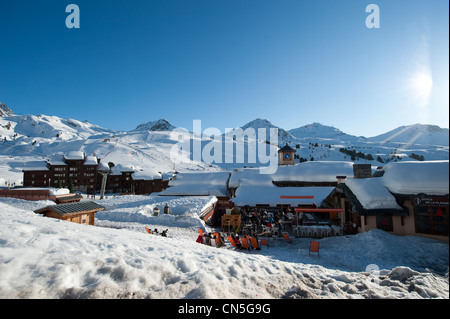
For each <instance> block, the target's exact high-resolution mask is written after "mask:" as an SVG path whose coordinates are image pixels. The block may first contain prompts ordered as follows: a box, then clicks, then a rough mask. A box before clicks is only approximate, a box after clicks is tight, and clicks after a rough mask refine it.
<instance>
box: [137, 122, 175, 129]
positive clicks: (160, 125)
mask: <svg viewBox="0 0 450 319" xmlns="http://www.w3.org/2000/svg"><path fill="white" fill-rule="evenodd" d="M175 128H176V127H175V126H173V125H172V124H170V123H169V121H167V120H166V119H159V120H157V121H152V122H147V123H143V124H139V125H138V126H137V127H136V128H135V129H134V130H133V131H172V130H173V129H175Z"/></svg>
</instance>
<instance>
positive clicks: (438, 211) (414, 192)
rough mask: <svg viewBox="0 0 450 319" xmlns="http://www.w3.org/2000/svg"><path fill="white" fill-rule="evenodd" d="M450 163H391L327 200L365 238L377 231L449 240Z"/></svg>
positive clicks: (339, 188) (342, 186) (344, 184)
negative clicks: (340, 210) (372, 175)
mask: <svg viewBox="0 0 450 319" xmlns="http://www.w3.org/2000/svg"><path fill="white" fill-rule="evenodd" d="M448 174H449V162H448V161H428V162H423V161H417V162H394V163H389V164H387V165H386V166H385V167H383V168H382V169H381V170H380V171H378V172H377V174H376V176H377V177H369V178H357V177H356V178H348V179H347V180H345V181H344V182H342V183H340V184H339V185H338V186H337V187H336V189H335V190H334V191H333V192H332V193H331V194H330V195H329V196H328V197H327V198H326V199H325V203H326V204H327V206H328V207H334V208H342V209H344V211H345V214H344V216H343V218H344V219H345V222H346V223H351V224H354V225H356V227H357V230H358V231H359V232H365V231H368V230H370V229H373V228H378V229H383V230H386V231H389V232H392V233H394V234H397V235H420V236H425V237H429V238H434V239H439V240H444V241H447V242H448V238H449V231H448V226H449V218H448V213H449V175H448Z"/></svg>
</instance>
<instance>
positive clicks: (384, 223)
mask: <svg viewBox="0 0 450 319" xmlns="http://www.w3.org/2000/svg"><path fill="white" fill-rule="evenodd" d="M377 228H378V229H382V230H385V231H393V230H394V227H393V226H392V216H379V215H377Z"/></svg>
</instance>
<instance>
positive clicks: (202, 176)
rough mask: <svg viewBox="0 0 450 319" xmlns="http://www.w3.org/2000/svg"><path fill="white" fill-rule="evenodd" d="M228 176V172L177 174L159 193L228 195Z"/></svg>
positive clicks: (172, 194)
mask: <svg viewBox="0 0 450 319" xmlns="http://www.w3.org/2000/svg"><path fill="white" fill-rule="evenodd" d="M229 176H230V173H229V172H208V173H186V174H183V173H181V174H177V175H176V178H175V179H172V180H171V181H170V182H169V187H168V188H167V189H166V190H164V191H163V192H161V193H160V195H171V196H175V195H187V196H206V195H213V196H219V197H223V196H229V193H228V187H227V182H228V178H229Z"/></svg>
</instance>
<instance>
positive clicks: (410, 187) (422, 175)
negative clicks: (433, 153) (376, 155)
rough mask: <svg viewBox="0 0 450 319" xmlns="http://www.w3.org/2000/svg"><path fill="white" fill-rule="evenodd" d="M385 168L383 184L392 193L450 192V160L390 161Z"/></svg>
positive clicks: (434, 193) (431, 193)
mask: <svg viewBox="0 0 450 319" xmlns="http://www.w3.org/2000/svg"><path fill="white" fill-rule="evenodd" d="M383 170H384V175H383V177H381V178H382V179H383V184H384V185H385V186H386V187H387V188H388V189H389V191H390V192H391V193H394V194H401V195H418V194H427V195H448V194H449V175H448V174H449V161H423V162H421V161H417V162H413V161H411V162H403V161H401V162H394V163H389V164H387V165H386V166H385V167H384V168H383Z"/></svg>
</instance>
